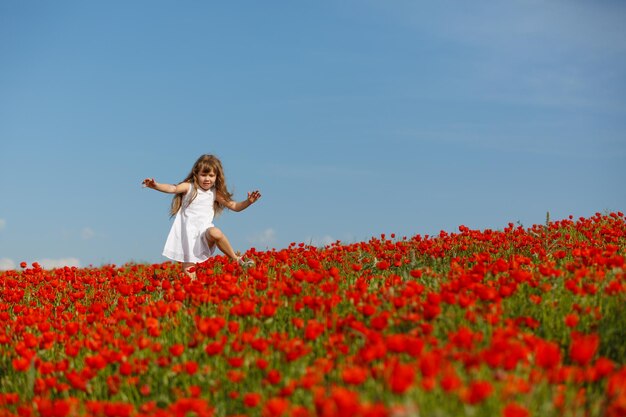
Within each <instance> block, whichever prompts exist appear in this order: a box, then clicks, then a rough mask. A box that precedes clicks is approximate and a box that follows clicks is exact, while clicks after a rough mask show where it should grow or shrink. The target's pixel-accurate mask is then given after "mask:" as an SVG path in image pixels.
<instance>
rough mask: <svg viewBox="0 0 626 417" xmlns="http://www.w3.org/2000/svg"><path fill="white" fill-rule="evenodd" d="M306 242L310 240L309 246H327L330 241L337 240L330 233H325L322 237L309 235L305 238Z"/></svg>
mask: <svg viewBox="0 0 626 417" xmlns="http://www.w3.org/2000/svg"><path fill="white" fill-rule="evenodd" d="M307 241H308V242H310V245H311V246H318V247H320V246H328V245H330V244H332V243H335V242H336V241H337V239H335V238H334V237H332V236H330V235H325V236H322V237H311V238H309V239H307Z"/></svg>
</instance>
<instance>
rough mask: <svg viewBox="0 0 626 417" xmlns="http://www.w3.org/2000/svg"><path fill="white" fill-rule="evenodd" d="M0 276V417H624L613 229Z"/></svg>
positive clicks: (498, 234) (624, 364)
mask: <svg viewBox="0 0 626 417" xmlns="http://www.w3.org/2000/svg"><path fill="white" fill-rule="evenodd" d="M246 255H247V256H248V257H249V258H251V259H253V260H254V261H255V262H256V265H255V266H254V267H251V268H247V269H243V268H241V267H240V266H239V265H236V264H234V263H232V262H230V261H228V260H227V259H226V258H224V257H222V256H216V257H213V258H211V259H209V260H208V261H207V262H205V263H203V264H200V265H198V267H197V269H196V279H195V280H192V279H190V278H189V277H188V276H186V275H185V274H183V273H182V271H181V268H180V266H179V265H177V264H173V263H163V264H153V265H148V264H127V265H122V266H115V265H107V266H102V267H98V268H95V267H89V268H76V267H72V268H70V267H65V268H57V269H53V270H44V269H42V268H41V267H40V266H39V265H38V264H36V263H34V264H27V263H26V262H23V263H22V264H21V268H20V269H19V270H12V271H0V290H1V292H0V324H1V327H0V417H2V416H23V417H25V416H33V417H35V416H42V417H52V416H54V417H64V416H105V417H117V416H119V417H130V416H137V417H140V416H142V417H143V416H146V417H149V416H181V417H182V416H202V417H204V416H281V415H283V416H294V417H307V416H324V417H331V416H350V417H357V416H363V417H383V416H390V417H416V416H504V417H526V416H542V417H543V416H611V417H617V416H624V415H626V275H625V268H626V267H625V256H626V218H625V217H624V214H623V213H608V214H599V213H598V214H596V215H594V216H592V217H589V218H578V219H573V218H572V217H570V218H567V219H563V220H558V221H549V220H547V221H546V223H545V224H542V225H534V226H531V227H523V226H521V225H514V224H512V223H510V224H509V225H507V226H506V227H505V228H503V229H502V230H472V229H469V228H467V227H465V226H460V227H459V228H458V231H457V232H455V233H450V232H441V233H440V234H438V235H436V236H421V235H416V236H412V237H398V236H395V235H389V236H386V235H381V236H378V237H375V238H371V239H370V240H369V241H366V242H358V243H342V242H336V243H334V244H332V245H328V246H326V247H323V248H317V247H313V246H309V245H306V244H296V243H293V244H291V245H290V246H289V247H288V248H285V249H281V250H276V249H273V250H268V251H258V250H255V249H250V250H249V251H248V252H247V254H246Z"/></svg>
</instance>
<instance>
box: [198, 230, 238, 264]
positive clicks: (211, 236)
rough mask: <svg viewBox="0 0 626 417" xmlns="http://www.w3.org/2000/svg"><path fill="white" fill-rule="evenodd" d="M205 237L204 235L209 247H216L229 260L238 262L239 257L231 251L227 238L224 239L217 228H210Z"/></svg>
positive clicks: (223, 235)
mask: <svg viewBox="0 0 626 417" xmlns="http://www.w3.org/2000/svg"><path fill="white" fill-rule="evenodd" d="M205 235H206V239H207V242H208V244H209V247H211V246H213V245H217V247H218V248H219V250H221V251H222V252H223V253H224V255H226V256H228V257H229V258H231V259H233V260H235V261H238V260H239V257H238V256H237V254H236V253H235V251H234V250H233V247H232V246H231V245H230V242H229V241H228V238H227V237H226V235H225V234H224V233H222V231H221V230H220V229H218V228H217V227H210V228H208V229H207V231H206V232H205Z"/></svg>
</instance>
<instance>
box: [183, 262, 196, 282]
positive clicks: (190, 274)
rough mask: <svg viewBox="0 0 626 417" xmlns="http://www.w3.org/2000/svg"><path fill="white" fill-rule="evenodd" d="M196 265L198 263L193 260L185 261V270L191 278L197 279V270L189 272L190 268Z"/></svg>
mask: <svg viewBox="0 0 626 417" xmlns="http://www.w3.org/2000/svg"><path fill="white" fill-rule="evenodd" d="M195 265H196V264H194V263H193V262H183V272H184V273H185V274H187V276H188V277H189V278H191V279H196V271H194V272H189V268H191V267H192V266H195Z"/></svg>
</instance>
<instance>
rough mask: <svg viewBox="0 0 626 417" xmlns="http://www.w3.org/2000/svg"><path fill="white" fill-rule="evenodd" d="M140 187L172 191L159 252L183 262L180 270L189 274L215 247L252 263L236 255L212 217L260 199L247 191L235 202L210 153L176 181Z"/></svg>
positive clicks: (256, 193) (150, 182)
mask: <svg viewBox="0 0 626 417" xmlns="http://www.w3.org/2000/svg"><path fill="white" fill-rule="evenodd" d="M143 186H144V187H148V188H152V189H154V190H157V191H161V192H163V193H169V194H175V195H174V198H173V199H172V206H171V208H170V215H171V216H172V217H173V216H176V217H175V218H174V223H173V224H172V228H171V229H170V233H169V235H168V237H167V241H166V242H165V248H164V249H163V255H164V256H166V257H168V258H170V259H172V260H174V261H178V262H182V263H183V270H184V271H185V272H186V273H187V274H188V275H190V276H192V277H193V276H194V275H195V274H194V273H193V272H191V270H190V268H191V267H192V266H193V265H194V264H196V263H198V262H203V261H205V260H207V259H208V258H209V257H210V256H211V255H212V254H213V253H214V252H215V247H216V246H217V247H218V248H219V249H220V250H221V251H222V252H223V253H224V254H225V255H226V256H228V257H229V258H231V259H233V260H235V261H237V262H238V263H239V264H240V265H243V266H249V265H252V264H253V262H252V261H251V260H244V259H243V258H242V257H240V256H237V254H236V253H235V251H234V250H233V248H232V246H231V245H230V242H229V241H228V238H227V237H226V236H225V235H224V233H222V231H221V230H220V229H218V228H217V227H215V226H214V225H213V217H214V216H215V215H218V214H220V213H221V211H222V210H223V209H224V207H226V208H229V209H230V210H233V211H241V210H245V209H246V208H248V207H250V205H252V204H253V203H254V202H256V201H257V200H258V199H259V198H261V193H259V191H258V190H255V191H252V192H249V193H248V198H247V199H245V200H243V201H240V202H235V201H233V200H232V194H231V193H230V192H229V191H228V188H226V179H225V178H224V169H223V168H222V163H221V162H220V160H219V159H218V158H217V157H215V156H213V155H202V156H201V157H200V158H198V160H197V161H196V163H195V164H194V165H193V168H192V169H191V172H190V173H189V175H187V178H185V179H184V180H183V181H181V182H180V183H178V184H176V185H174V184H161V183H158V182H156V181H155V180H154V178H146V179H145V180H143Z"/></svg>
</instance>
